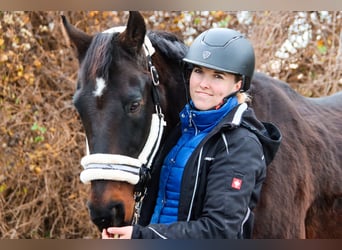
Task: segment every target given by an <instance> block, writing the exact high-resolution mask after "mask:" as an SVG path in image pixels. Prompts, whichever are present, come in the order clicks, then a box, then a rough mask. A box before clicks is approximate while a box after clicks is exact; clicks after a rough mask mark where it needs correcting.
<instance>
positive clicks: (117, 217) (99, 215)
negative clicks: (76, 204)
mask: <svg viewBox="0 0 342 250" xmlns="http://www.w3.org/2000/svg"><path fill="white" fill-rule="evenodd" d="M88 208H89V212H90V217H91V220H92V221H93V223H94V224H95V225H96V226H97V227H98V229H99V230H100V231H102V230H103V229H104V228H108V227H112V226H123V225H124V215H125V213H124V209H123V205H122V204H120V203H110V204H109V205H107V206H106V207H95V206H93V205H91V204H88Z"/></svg>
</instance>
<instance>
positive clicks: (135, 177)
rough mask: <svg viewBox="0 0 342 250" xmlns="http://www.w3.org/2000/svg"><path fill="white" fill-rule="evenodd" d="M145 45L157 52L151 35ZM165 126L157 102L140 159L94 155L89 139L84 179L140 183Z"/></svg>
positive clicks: (149, 52)
mask: <svg viewBox="0 0 342 250" xmlns="http://www.w3.org/2000/svg"><path fill="white" fill-rule="evenodd" d="M125 28H126V27H116V28H112V29H109V30H106V31H104V32H103V33H114V32H123V31H124V30H125ZM143 48H144V51H145V55H146V56H147V57H148V58H150V57H151V56H152V55H153V53H154V52H155V49H154V48H153V46H152V43H151V41H150V40H149V38H148V37H147V36H145V40H144V46H143ZM152 67H154V66H152ZM150 70H151V69H150ZM151 75H152V79H153V84H154V85H158V84H159V81H157V82H156V81H155V79H154V75H153V72H152V70H151ZM164 126H166V122H165V120H164V115H163V114H162V112H161V110H160V107H159V106H157V105H156V113H154V114H152V121H151V127H150V132H149V136H148V138H147V141H146V144H145V146H144V148H143V149H142V151H141V152H140V154H139V156H138V158H132V157H130V156H125V155H119V154H90V153H89V145H88V141H86V147H87V155H86V156H84V157H83V158H82V159H81V165H82V166H83V168H84V170H83V171H82V172H81V174H80V179H81V181H82V182H83V183H85V184H88V183H90V182H91V181H94V180H114V181H126V182H128V183H130V184H132V185H136V184H137V183H138V182H139V180H140V169H141V168H142V167H143V166H144V167H146V168H148V169H149V168H150V167H151V164H152V162H153V159H154V157H155V155H156V153H157V151H158V148H159V146H160V141H161V138H162V135H163V130H164Z"/></svg>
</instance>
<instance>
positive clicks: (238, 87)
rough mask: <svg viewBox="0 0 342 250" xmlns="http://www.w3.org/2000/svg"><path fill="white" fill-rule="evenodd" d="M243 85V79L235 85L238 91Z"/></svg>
mask: <svg viewBox="0 0 342 250" xmlns="http://www.w3.org/2000/svg"><path fill="white" fill-rule="evenodd" d="M241 87H242V80H239V81H238V82H236V83H235V85H234V88H235V91H236V92H238V91H240V90H241Z"/></svg>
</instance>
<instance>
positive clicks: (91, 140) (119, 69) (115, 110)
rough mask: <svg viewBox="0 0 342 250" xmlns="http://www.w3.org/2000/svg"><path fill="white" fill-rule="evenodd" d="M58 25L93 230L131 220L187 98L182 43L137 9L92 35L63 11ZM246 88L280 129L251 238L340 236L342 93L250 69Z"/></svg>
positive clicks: (259, 113) (259, 110)
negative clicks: (75, 66) (306, 93)
mask: <svg viewBox="0 0 342 250" xmlns="http://www.w3.org/2000/svg"><path fill="white" fill-rule="evenodd" d="M63 24H64V27H65V30H66V33H67V34H68V36H69V38H70V41H71V43H72V44H73V45H74V46H75V50H76V52H77V57H78V60H79V66H80V67H79V77H78V81H77V90H76V92H75V95H74V100H73V101H74V104H75V107H76V108H77V111H78V113H79V114H80V117H81V120H82V123H83V126H84V129H85V133H86V137H87V146H88V148H89V149H88V151H89V154H88V155H86V156H85V157H84V158H83V159H82V161H81V163H82V165H83V167H84V171H82V173H81V180H82V181H83V182H84V183H91V187H90V195H89V201H88V208H89V211H90V217H91V220H92V221H93V222H94V223H95V225H96V226H97V227H98V228H99V230H102V229H103V228H106V227H109V226H122V225H128V224H131V223H132V221H133V222H134V218H135V215H136V214H137V213H136V212H137V210H138V209H139V208H137V206H136V205H137V204H139V201H140V199H141V197H142V196H143V192H144V188H143V187H144V185H145V181H146V178H148V177H147V176H148V171H147V169H148V168H149V166H150V165H151V162H152V161H153V157H154V155H155V153H156V151H157V150H158V147H159V145H160V144H161V143H162V141H163V139H164V137H165V136H167V134H168V132H169V130H170V129H171V128H172V127H173V126H174V125H175V124H176V123H177V122H178V113H179V112H180V110H181V108H182V107H183V105H184V104H185V102H186V95H185V93H186V91H185V82H184V81H185V79H184V78H183V68H182V63H181V59H182V58H183V57H184V55H185V53H186V51H187V47H186V46H185V45H184V44H183V43H182V41H180V40H178V39H177V38H176V37H175V36H174V35H173V34H171V33H166V32H158V31H146V26H145V22H144V19H143V17H142V16H141V14H140V13H139V12H135V11H132V12H130V15H129V19H128V22H127V26H126V27H125V28H120V29H115V30H110V31H105V32H103V33H99V34H96V35H94V36H91V35H88V34H86V33H84V32H83V31H81V30H79V29H77V28H75V27H74V26H72V25H71V24H69V23H68V22H67V20H66V18H64V17H63ZM250 94H251V96H252V103H251V106H252V107H253V108H254V110H255V112H256V114H257V116H258V117H259V119H260V120H264V121H271V122H273V123H275V124H277V125H278V126H279V127H280V129H281V131H282V134H283V142H282V144H281V146H280V149H279V151H278V154H277V155H276V157H275V159H274V160H273V162H272V163H271V165H270V166H269V167H268V173H267V179H266V180H265V183H264V186H263V190H262V195H261V200H260V203H259V205H258V206H257V208H256V211H255V214H256V219H255V229H254V237H255V238H342V226H341V225H342V151H341V148H342V133H341V131H342V92H341V93H338V94H335V95H333V96H330V97H324V98H315V99H310V98H305V97H303V96H301V95H299V94H297V93H296V92H295V91H293V90H292V89H291V88H290V87H289V85H288V84H286V83H284V82H281V81H279V80H275V79H273V78H271V77H268V76H266V75H263V74H261V73H256V74H255V75H254V77H253V81H252V84H251V89H250ZM164 119H165V121H166V127H165V128H164ZM154 181H157V180H154Z"/></svg>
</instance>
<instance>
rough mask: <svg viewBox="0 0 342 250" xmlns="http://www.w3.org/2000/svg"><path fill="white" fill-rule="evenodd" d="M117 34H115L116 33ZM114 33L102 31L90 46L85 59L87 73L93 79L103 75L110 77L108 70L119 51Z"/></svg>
mask: <svg viewBox="0 0 342 250" xmlns="http://www.w3.org/2000/svg"><path fill="white" fill-rule="evenodd" d="M114 36H115V35H114ZM113 39H115V37H113V34H110V33H100V34H98V35H96V36H95V37H94V39H93V41H92V43H91V45H90V46H89V49H88V52H87V55H86V57H85V59H84V65H85V66H84V69H85V73H86V74H87V75H88V77H90V78H91V79H95V78H96V77H103V78H104V79H108V72H109V69H110V66H111V64H112V61H113V57H115V55H116V54H117V53H118V52H117V49H116V47H115V46H113V43H112V40H113Z"/></svg>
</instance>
